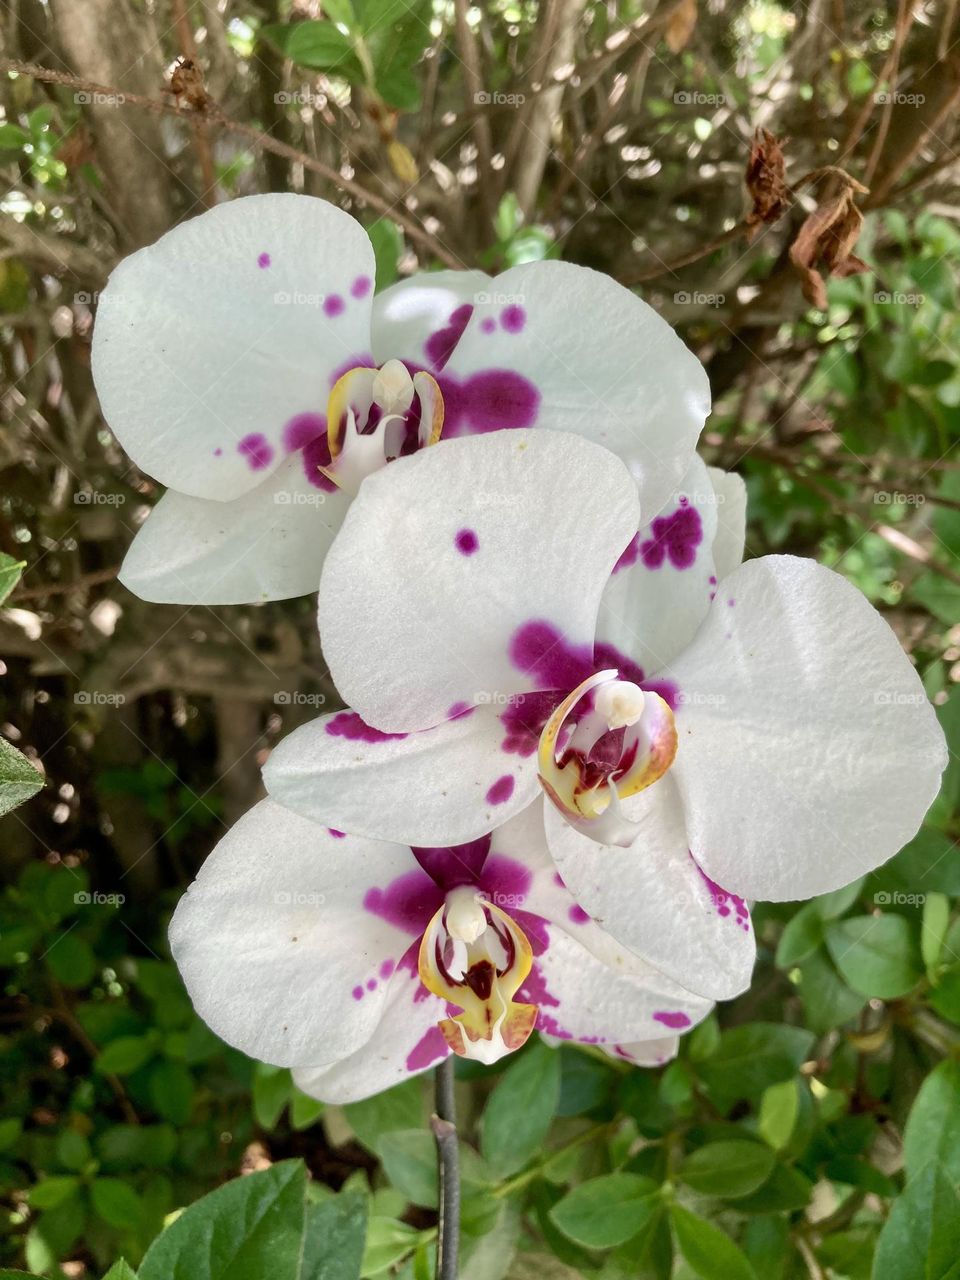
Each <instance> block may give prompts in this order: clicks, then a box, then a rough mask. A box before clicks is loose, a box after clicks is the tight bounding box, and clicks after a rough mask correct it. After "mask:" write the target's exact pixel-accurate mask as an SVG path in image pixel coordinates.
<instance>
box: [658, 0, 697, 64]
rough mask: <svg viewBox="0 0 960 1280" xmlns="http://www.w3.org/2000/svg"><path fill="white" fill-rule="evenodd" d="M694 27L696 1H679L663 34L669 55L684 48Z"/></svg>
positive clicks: (695, 21) (695, 23) (695, 22)
mask: <svg viewBox="0 0 960 1280" xmlns="http://www.w3.org/2000/svg"><path fill="white" fill-rule="evenodd" d="M696 25H697V0H680V3H679V4H678V5H677V7H676V9H674V11H673V13H672V14H671V15H670V19H669V21H668V22H667V25H666V28H665V29H664V32H663V38H664V40H665V42H666V45H667V48H668V49H669V50H670V52H671V53H679V52H680V50H681V49H683V48H684V47H685V45H686V43H687V41H688V40H689V39H690V37H691V36H692V35H693V29H694V27H695V26H696Z"/></svg>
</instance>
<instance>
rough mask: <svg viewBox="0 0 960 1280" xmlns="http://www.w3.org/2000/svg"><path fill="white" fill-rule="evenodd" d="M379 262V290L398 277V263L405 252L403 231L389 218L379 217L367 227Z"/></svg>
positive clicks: (374, 253)
mask: <svg viewBox="0 0 960 1280" xmlns="http://www.w3.org/2000/svg"><path fill="white" fill-rule="evenodd" d="M367 235H368V236H369V237H370V243H371V244H372V245H373V255H374V258H375V259H376V263H377V292H378V293H379V292H380V290H381V289H386V287H387V286H388V285H391V284H393V282H394V281H395V280H396V278H397V264H398V263H399V261H400V256H401V254H402V253H403V232H402V231H401V230H400V228H399V227H398V226H397V224H396V223H395V222H391V221H390V219H389V218H378V219H377V220H376V222H372V223H371V224H370V226H369V227H367Z"/></svg>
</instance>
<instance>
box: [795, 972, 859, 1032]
mask: <svg viewBox="0 0 960 1280" xmlns="http://www.w3.org/2000/svg"><path fill="white" fill-rule="evenodd" d="M799 990H800V999H801V1000H802V1001H803V1007H804V1010H805V1012H806V1015H807V1025H808V1026H809V1027H810V1029H811V1031H815V1032H816V1033H817V1034H818V1035H823V1034H825V1033H826V1032H827V1031H833V1030H834V1028H836V1027H839V1026H842V1025H843V1023H845V1022H849V1021H850V1020H851V1019H852V1018H855V1017H856V1016H857V1014H858V1013H859V1012H860V1010H861V1009H862V1008H863V1006H864V1003H865V1000H864V997H863V996H860V995H857V993H856V992H855V991H851V990H850V988H849V987H848V986H847V984H846V983H845V982H844V981H843V979H842V978H841V977H840V975H839V974H838V973H837V971H836V969H835V968H834V965H833V961H832V960H831V959H830V957H829V956H827V955H825V954H824V952H822V951H818V952H816V953H815V954H814V955H812V956H810V958H809V959H808V960H805V961H804V962H803V964H802V965H801V966H800V987H799Z"/></svg>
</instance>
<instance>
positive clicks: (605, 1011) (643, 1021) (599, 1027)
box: [516, 925, 712, 1044]
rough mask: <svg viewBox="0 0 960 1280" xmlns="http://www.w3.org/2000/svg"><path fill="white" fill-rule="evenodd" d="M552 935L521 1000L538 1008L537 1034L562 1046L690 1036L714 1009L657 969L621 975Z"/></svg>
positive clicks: (552, 930)
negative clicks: (576, 1042)
mask: <svg viewBox="0 0 960 1280" xmlns="http://www.w3.org/2000/svg"><path fill="white" fill-rule="evenodd" d="M547 933H548V935H549V945H548V947H547V949H546V950H545V951H544V952H542V954H540V955H538V956H537V958H536V959H535V960H534V964H533V969H532V970H531V972H530V976H529V978H527V980H526V982H525V983H524V984H523V986H522V987H521V988H520V990H519V991H518V992H517V995H516V999H517V1000H519V1001H524V1002H527V1003H530V1004H535V1005H537V1006H538V1007H539V1010H540V1012H539V1014H538V1015H537V1030H538V1031H545V1032H547V1033H548V1034H549V1035H554V1036H556V1037H557V1038H558V1039H560V1040H582V1041H587V1042H588V1043H594V1044H621V1043H624V1042H629V1041H631V1040H649V1039H652V1038H653V1037H656V1036H659V1035H661V1034H662V1033H663V1032H664V1031H686V1030H688V1029H689V1028H690V1027H692V1026H694V1025H695V1024H696V1023H697V1022H700V1021H701V1020H702V1019H703V1018H705V1017H706V1016H707V1014H708V1013H709V1012H710V1009H711V1008H712V1003H711V1001H709V1000H705V999H703V998H702V997H701V996H696V995H692V994H691V993H690V992H688V991H684V990H683V989H682V988H681V987H680V986H678V985H677V984H676V983H673V982H671V981H670V979H669V978H667V977H665V976H664V975H663V974H660V973H657V972H656V970H655V969H649V970H647V971H646V972H645V973H644V974H642V975H641V974H638V973H630V974H626V973H619V972H617V971H616V970H614V969H612V968H611V967H610V966H609V965H606V964H604V963H602V961H600V960H598V959H597V958H596V956H594V955H593V954H592V953H591V952H589V951H587V950H586V949H585V948H584V947H582V946H581V945H580V944H579V943H578V942H576V941H575V940H574V939H573V938H572V937H571V936H570V935H569V934H568V933H565V932H564V931H563V930H561V929H559V928H557V927H555V926H552V925H551V926H550V927H549V928H548V930H547Z"/></svg>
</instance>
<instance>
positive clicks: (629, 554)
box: [613, 533, 640, 573]
mask: <svg viewBox="0 0 960 1280" xmlns="http://www.w3.org/2000/svg"><path fill="white" fill-rule="evenodd" d="M639 555H640V535H639V533H635V534H634V535H633V537H632V538H631V539H630V541H629V542H628V543H627V545H626V546H625V547H624V549H623V551H622V552H621V553H620V559H619V560H618V561H617V563H616V564H615V565H614V566H613V572H614V573H619V572H620V570H621V569H629V568H630V566H631V565H633V564H636V563H637V558H638V556H639Z"/></svg>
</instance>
